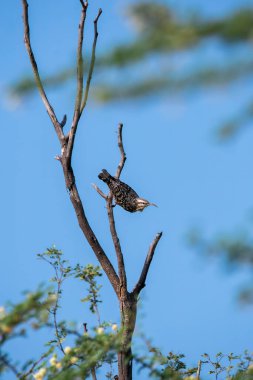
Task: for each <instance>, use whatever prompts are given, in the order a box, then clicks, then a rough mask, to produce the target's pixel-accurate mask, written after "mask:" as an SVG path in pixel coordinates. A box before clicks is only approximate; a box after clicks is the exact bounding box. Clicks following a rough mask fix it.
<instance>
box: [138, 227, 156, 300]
mask: <svg viewBox="0 0 253 380" xmlns="http://www.w3.org/2000/svg"><path fill="white" fill-rule="evenodd" d="M161 237H162V232H159V233H158V234H157V235H156V237H155V238H154V240H153V241H152V243H151V245H150V247H149V251H148V254H147V257H146V260H145V262H144V265H143V268H142V272H141V275H140V278H139V280H138V282H137V284H136V285H135V287H134V289H133V293H135V294H137V295H138V294H139V293H140V291H141V290H142V289H143V288H144V287H145V282H146V278H147V274H148V271H149V267H150V264H151V262H152V259H153V256H154V253H155V249H156V246H157V244H158V242H159V240H160V239H161Z"/></svg>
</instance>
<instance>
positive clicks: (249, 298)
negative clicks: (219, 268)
mask: <svg viewBox="0 0 253 380" xmlns="http://www.w3.org/2000/svg"><path fill="white" fill-rule="evenodd" d="M188 242H189V244H190V245H191V247H192V248H194V250H196V251H197V252H198V253H199V255H203V254H206V255H209V256H216V257H219V258H222V259H223V260H224V262H225V265H226V268H231V269H234V270H239V269H242V268H244V269H248V270H249V272H251V273H252V279H251V281H250V283H249V284H248V285H245V286H244V287H243V289H242V290H241V291H240V294H239V300H240V301H241V302H242V303H245V304H249V303H251V304H252V303H253V240H252V238H251V237H250V236H249V234H247V233H246V232H245V233H241V234H238V233H236V234H231V235H228V234H226V235H224V234H223V235H220V236H218V237H215V238H212V239H210V240H208V239H206V238H205V237H203V235H202V233H200V231H197V230H193V231H191V232H190V233H189V235H188Z"/></svg>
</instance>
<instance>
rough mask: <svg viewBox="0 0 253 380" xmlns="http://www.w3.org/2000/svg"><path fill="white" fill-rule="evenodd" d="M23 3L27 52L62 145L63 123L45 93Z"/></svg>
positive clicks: (25, 4) (24, 2)
mask: <svg viewBox="0 0 253 380" xmlns="http://www.w3.org/2000/svg"><path fill="white" fill-rule="evenodd" d="M22 3H23V20H24V43H25V46H26V50H27V53H28V55H29V58H30V62H31V65H32V69H33V73H34V79H35V82H36V85H37V87H38V90H39V93H40V96H41V98H42V101H43V103H44V105H45V107H46V111H47V113H48V115H49V117H50V119H51V121H52V123H53V125H54V128H55V131H56V133H57V136H58V139H59V141H60V142H61V145H62V144H64V142H65V136H64V134H63V131H62V127H61V124H60V123H59V121H58V119H57V117H56V115H55V112H54V109H53V107H52V106H51V104H50V102H49V100H48V98H47V95H46V93H45V90H44V86H43V84H42V81H41V78H40V74H39V70H38V65H37V63H36V60H35V57H34V54H33V50H32V47H31V41H30V27H29V16H28V3H27V0H22Z"/></svg>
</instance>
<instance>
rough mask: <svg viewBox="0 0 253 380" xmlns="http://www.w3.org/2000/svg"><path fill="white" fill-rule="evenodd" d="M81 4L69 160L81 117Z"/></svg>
mask: <svg viewBox="0 0 253 380" xmlns="http://www.w3.org/2000/svg"><path fill="white" fill-rule="evenodd" d="M80 2H81V4H82V11H81V16H80V23H79V32H78V44H77V63H76V66H77V90H76V101H75V110H74V117H73V121H72V125H71V129H70V131H69V135H68V137H69V139H68V147H67V158H68V159H69V160H71V155H72V151H73V147H74V140H75V135H76V130H77V126H78V122H79V119H80V117H81V114H82V112H81V103H82V97H83V33H84V24H85V20H86V13H87V8H88V2H85V3H84V2H83V1H80Z"/></svg>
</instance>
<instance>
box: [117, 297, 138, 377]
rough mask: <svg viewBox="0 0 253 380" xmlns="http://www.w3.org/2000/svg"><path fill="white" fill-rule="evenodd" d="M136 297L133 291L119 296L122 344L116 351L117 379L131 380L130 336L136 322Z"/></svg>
mask: <svg viewBox="0 0 253 380" xmlns="http://www.w3.org/2000/svg"><path fill="white" fill-rule="evenodd" d="M136 305H137V299H136V296H135V295H134V294H133V293H126V294H124V295H122V296H121V297H120V311H121V329H122V344H121V350H120V351H119V352H118V371H119V373H118V376H119V380H132V349H131V344H132V337H133V332H134V328H135V322H136V312H137V308H136Z"/></svg>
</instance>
